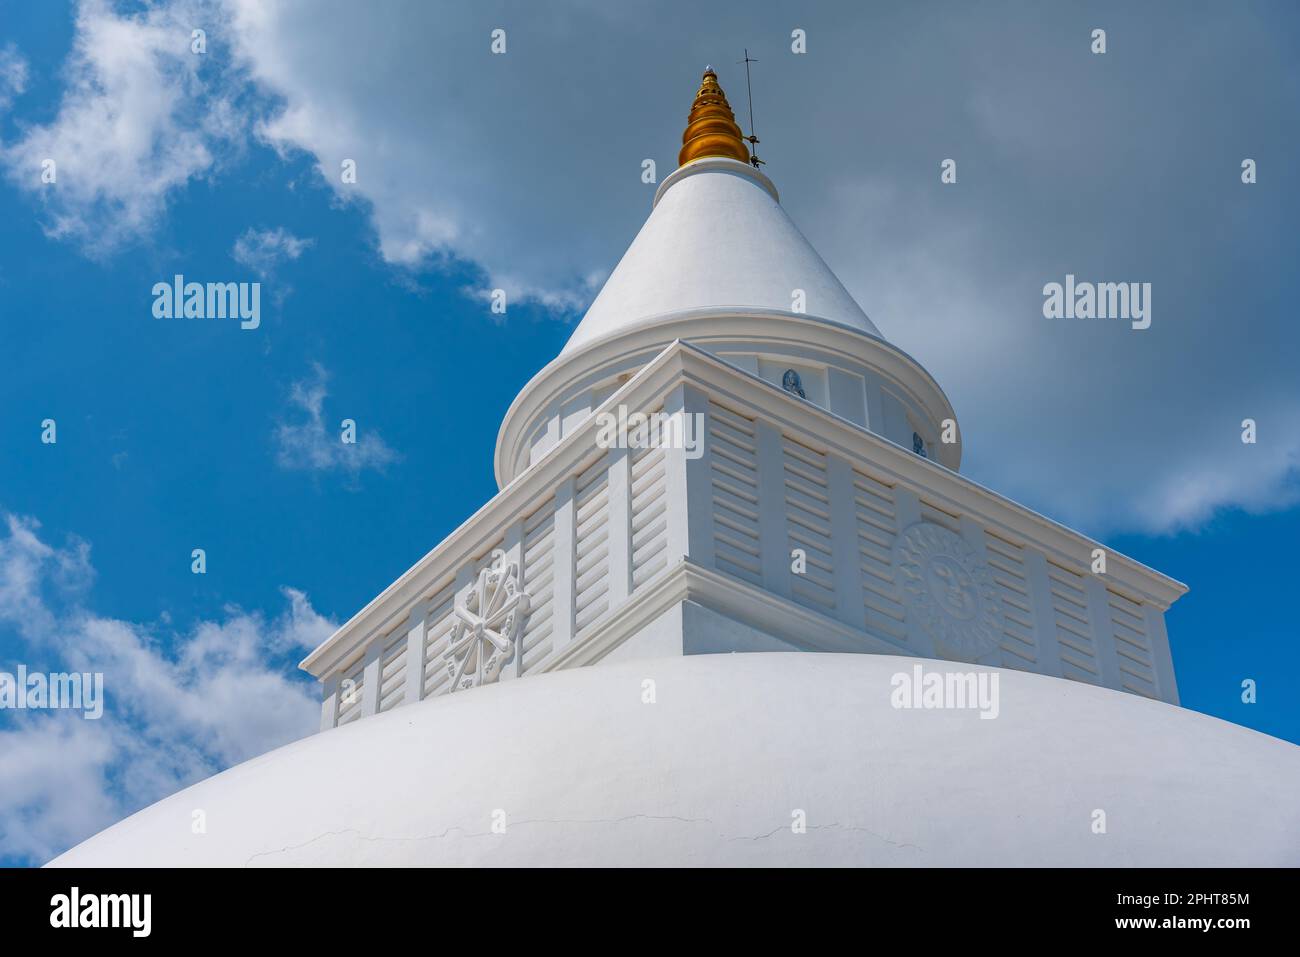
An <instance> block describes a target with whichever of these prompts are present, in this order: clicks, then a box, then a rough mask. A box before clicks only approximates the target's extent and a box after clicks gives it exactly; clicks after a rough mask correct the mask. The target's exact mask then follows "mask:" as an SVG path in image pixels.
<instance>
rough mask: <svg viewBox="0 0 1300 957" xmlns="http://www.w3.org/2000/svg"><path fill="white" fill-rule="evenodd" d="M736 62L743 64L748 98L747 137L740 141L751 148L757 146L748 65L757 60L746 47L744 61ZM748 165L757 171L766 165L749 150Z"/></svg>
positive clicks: (756, 152) (752, 93)
mask: <svg viewBox="0 0 1300 957" xmlns="http://www.w3.org/2000/svg"><path fill="white" fill-rule="evenodd" d="M736 62H737V63H743V64H745V95H746V96H747V97H748V98H749V135H748V136H742V137H741V139H743V140H744V141H745V142H747V143H749V145H750V146H751V147H753V146H757V145H758V136H757V134H756V133H755V131H754V87H753V86H752V85H751V83H750V80H749V65H750V64H751V63H757V62H758V60H756V59H755V58H753V57H751V56H750V55H749V48H748V47H746V48H745V59H743V60H737V61H736ZM749 164H750V165H751V166H753V167H754V169H758V168H759V167H760V166H765V165H766V164H765V163H764V162H763V161H762V160H761V159H759V158H758V151H757V150H754V149H751V150H750V156H749Z"/></svg>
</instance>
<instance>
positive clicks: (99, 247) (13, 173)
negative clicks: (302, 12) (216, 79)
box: [0, 0, 240, 255]
mask: <svg viewBox="0 0 1300 957" xmlns="http://www.w3.org/2000/svg"><path fill="white" fill-rule="evenodd" d="M217 10H218V8H216V7H213V6H211V5H210V4H208V3H205V2H202V0H178V2H173V3H164V4H158V5H154V6H150V7H147V8H145V9H144V10H142V11H140V12H138V13H133V14H119V13H117V12H116V11H115V10H114V8H113V7H112V6H111V5H110V4H109V3H107V2H105V0H82V2H81V3H80V4H79V6H78V9H77V16H76V24H75V32H74V37H73V48H72V53H71V55H70V57H69V59H68V62H67V64H66V66H65V75H66V78H67V86H66V88H65V90H64V93H63V98H62V101H61V103H60V105H59V109H58V113H57V115H56V116H55V117H54V119H53V120H52V121H50V122H49V123H47V124H42V125H37V126H31V127H29V128H27V129H26V130H25V131H24V133H23V135H22V136H21V138H19V139H18V140H17V141H16V142H14V143H12V144H7V145H3V146H0V162H2V163H3V165H4V167H5V170H6V172H7V173H8V175H9V177H10V179H11V180H12V181H13V182H14V183H15V184H16V185H17V186H19V187H20V188H23V189H26V190H28V191H30V192H32V193H33V194H35V195H37V196H38V197H39V198H40V200H41V202H42V205H43V210H44V211H43V218H44V228H45V230H46V232H47V234H48V235H50V236H52V237H56V238H67V239H70V240H73V241H75V242H77V243H79V244H80V245H82V246H83V248H85V249H86V251H87V252H89V253H90V254H92V255H104V254H107V253H109V252H111V251H112V250H113V249H115V248H116V247H118V246H119V245H120V244H121V243H122V242H124V241H126V240H129V239H132V238H135V237H138V236H140V235H142V234H144V233H146V232H147V231H148V230H149V229H150V228H151V227H152V226H153V225H154V224H155V222H156V221H157V219H158V217H159V215H160V214H161V213H162V211H163V209H164V206H165V204H166V199H167V196H168V194H169V193H170V192H172V191H173V190H175V189H176V188H177V187H179V186H182V185H184V184H185V183H187V182H188V181H189V180H190V179H192V178H193V177H196V176H200V175H203V174H205V173H207V172H208V171H210V170H211V169H212V168H213V167H214V164H215V163H216V155H215V151H216V149H217V147H218V144H221V143H229V142H230V141H232V139H233V138H234V137H235V136H236V135H237V133H238V132H239V126H240V120H239V117H238V115H237V113H236V111H235V110H234V108H233V107H232V105H231V103H230V102H229V101H228V100H225V99H223V98H222V96H221V95H219V94H217V95H214V94H213V92H212V89H211V88H210V87H211V85H212V81H209V80H205V79H204V74H205V73H207V72H208V71H207V69H205V66H204V64H205V62H206V61H208V59H209V57H210V56H211V54H204V55H198V54H194V53H192V52H191V51H190V32H191V29H192V28H193V26H194V24H196V23H205V24H207V25H208V26H209V27H210V28H213V29H215V28H217V27H218V21H217V19H216V17H217ZM213 72H215V69H214V71H213ZM47 159H52V160H54V162H55V164H56V170H57V179H56V182H55V183H54V184H45V183H42V181H41V172H42V163H43V162H44V161H45V160H47Z"/></svg>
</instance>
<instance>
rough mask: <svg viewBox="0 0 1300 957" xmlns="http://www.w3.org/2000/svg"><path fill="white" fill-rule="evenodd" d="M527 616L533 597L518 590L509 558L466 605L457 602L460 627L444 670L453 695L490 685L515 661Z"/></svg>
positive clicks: (482, 576)
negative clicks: (456, 692)
mask: <svg viewBox="0 0 1300 957" xmlns="http://www.w3.org/2000/svg"><path fill="white" fill-rule="evenodd" d="M527 614H528V595H526V594H525V593H524V591H523V590H522V589H521V588H520V586H519V567H518V566H517V565H516V564H515V563H514V562H507V561H506V558H505V553H504V552H498V553H497V554H496V555H494V556H493V559H492V564H490V565H489V566H487V567H486V568H483V569H482V570H480V571H479V573H478V578H477V579H476V580H475V582H474V585H473V587H472V588H470V590H469V593H468V594H467V595H466V596H465V597H464V598H463V599H462V598H461V597H460V596H457V598H456V623H455V624H454V625H453V626H452V630H451V637H450V641H449V642H448V648H447V650H446V651H445V652H443V655H442V660H443V667H444V668H445V670H446V672H447V677H448V678H449V679H450V685H449V687H448V689H447V690H448V691H462V690H464V689H466V688H474V687H477V686H479V685H485V684H491V683H492V682H494V681H496V680H497V678H498V677H500V675H501V668H502V667H503V666H504V665H505V664H506V662H508V661H510V660H511V659H512V658H513V657H514V656H515V642H516V639H517V638H518V637H519V629H520V626H521V625H522V624H523V619H524V617H525V616H526V615H527Z"/></svg>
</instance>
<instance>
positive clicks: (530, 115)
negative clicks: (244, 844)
mask: <svg viewBox="0 0 1300 957" xmlns="http://www.w3.org/2000/svg"><path fill="white" fill-rule="evenodd" d="M1135 7H1137V9H1135ZM1297 27H1300V13H1298V12H1297V10H1296V8H1295V6H1294V4H1292V3H1288V2H1278V3H1263V2H1256V3H1241V4H1236V3H1233V4H1229V3H1205V4H1197V3H1186V2H1184V3H1163V4H1162V3H1147V4H1142V5H1133V4H1129V3H1115V4H1108V3H1097V2H1092V3H1086V4H1084V3H1054V4H1029V3H1020V2H1016V3H1006V4H998V3H981V4H970V3H965V2H960V3H938V2H916V3H901V2H899V3H860V2H855V3H812V4H808V3H797V4H775V3H758V2H747V3H743V4H740V3H736V4H728V3H721V4H705V5H702V4H698V3H683V4H653V5H647V4H610V3H605V2H596V0H591V2H571V3H553V4H548V5H545V7H543V5H540V4H531V3H522V2H519V3H495V4H494V3H473V4H469V3H465V4H457V5H452V4H445V3H428V2H410V3H399V2H395V0H385V2H380V3H376V4H357V3H353V2H344V0H338V2H333V0H311V2H300V3H289V2H286V3H277V4H270V3H263V2H255V0H174V2H155V3H140V2H129V3H128V2H123V3H113V2H109V0H86V2H82V3H74V4H71V5H62V4H58V3H45V4H25V3H18V2H10V0H0V223H3V226H2V227H0V320H3V333H4V340H3V342H4V349H3V350H0V463H2V464H0V518H2V519H3V521H0V670H12V667H13V666H14V663H16V662H24V663H26V664H27V665H28V666H29V667H31V668H33V669H36V668H42V667H43V668H47V669H53V668H55V667H56V666H65V667H77V666H78V663H84V664H85V665H86V666H87V667H89V666H90V665H91V664H94V665H95V666H96V669H95V670H103V671H106V672H108V678H107V680H108V683H109V702H110V713H109V714H108V715H107V716H106V717H105V718H104V719H103V720H101V721H99V722H87V721H83V720H81V719H78V718H72V717H67V716H63V715H60V716H55V717H50V716H47V715H41V716H32V715H21V716H16V715H14V714H13V713H7V714H0V757H2V758H3V760H0V766H2V767H3V772H0V773H3V774H4V776H5V786H4V787H3V788H0V860H3V861H12V862H28V861H40V860H44V859H47V858H48V857H49V856H51V855H52V854H53V853H57V852H58V851H60V850H62V849H64V848H66V847H67V846H69V845H70V844H71V843H74V842H75V841H76V840H79V839H81V838H82V837H84V836H86V835H88V834H89V833H91V832H93V831H94V830H96V829H98V828H100V827H103V826H104V825H106V824H108V823H111V822H112V821H114V820H116V819H117V818H118V817H120V816H121V815H123V814H125V813H127V812H129V811H131V810H134V809H135V808H138V807H140V806H142V805H143V804H146V803H149V802H150V801H152V800H154V799H156V798H157V797H159V796H161V795H163V794H166V793H168V792H170V791H172V790H175V788H177V787H179V786H181V785H183V784H186V783H189V782H191V781H193V780H196V779H197V778H201V777H203V776H206V775H207V774H209V773H211V772H212V771H214V770H217V769H219V768H221V767H224V766H227V765H228V764H230V763H232V762H234V761H238V760H241V759H243V758H245V757H247V756H250V755H252V754H256V753H259V752H260V751H262V750H265V749H266V748H268V747H271V746H274V745H277V744H280V743H283V742H284V741H287V740H290V739H291V738H293V737H295V736H298V735H301V734H303V733H307V732H308V731H310V730H311V728H312V727H314V725H315V723H316V706H315V704H314V694H315V691H314V687H313V686H312V685H311V684H310V682H309V681H307V680H306V679H304V678H303V677H302V676H300V675H297V674H295V669H294V662H296V660H297V658H298V657H300V656H301V654H302V652H303V651H304V650H305V649H309V648H310V647H313V646H314V645H315V643H317V642H318V641H319V640H321V638H323V637H324V636H325V635H327V634H328V633H329V630H330V628H331V627H332V625H333V624H335V623H337V622H339V621H342V620H345V619H347V618H348V617H350V615H351V614H352V613H353V612H355V611H356V610H357V609H358V608H359V607H361V605H363V604H364V603H365V602H366V601H368V600H369V599H370V598H371V597H373V595H374V594H376V593H377V592H378V591H379V590H380V589H382V588H383V587H384V586H385V585H387V584H388V583H389V582H390V581H392V580H393V579H394V578H395V577H396V576H397V575H398V574H400V573H401V572H402V571H403V570H404V569H405V568H406V567H408V566H409V565H410V564H411V563H412V562H413V561H414V560H415V559H417V558H418V557H419V556H420V555H422V554H423V553H424V552H425V551H427V550H428V549H429V548H430V547H431V546H432V545H434V544H436V543H437V542H438V541H440V540H441V539H442V537H443V536H444V535H445V534H446V533H447V532H448V531H450V530H451V529H452V528H454V527H455V526H456V525H458V524H459V523H460V522H461V521H462V520H463V519H464V518H465V517H466V516H467V515H469V514H470V513H471V512H472V511H474V510H475V509H476V508H477V507H478V506H479V505H481V504H482V503H483V502H484V501H486V500H487V498H489V497H490V496H491V494H492V492H493V491H494V484H493V481H492V478H491V450H492V446H493V443H494V440H495V435H496V428H497V426H498V424H499V422H500V418H501V415H502V413H503V412H504V410H505V409H506V407H507V406H508V405H509V403H510V401H511V400H512V399H513V397H514V395H515V394H516V393H517V391H518V389H519V388H520V387H521V386H522V385H523V384H524V383H525V382H526V381H527V380H528V378H529V377H530V376H531V375H532V373H533V372H535V371H536V370H537V369H538V368H540V367H541V366H542V365H543V364H545V362H547V361H548V360H549V359H550V358H551V357H553V356H554V355H555V354H556V353H557V352H558V351H559V349H560V347H561V346H562V345H563V343H564V341H565V339H566V338H567V336H568V334H569V332H570V331H571V328H572V324H573V323H574V321H575V320H576V319H577V318H578V317H580V315H581V313H582V310H583V309H584V308H585V306H586V304H587V303H588V302H590V300H591V298H592V297H593V295H594V293H595V291H596V290H598V289H599V286H600V283H601V282H602V281H603V279H604V277H605V276H606V275H607V274H608V273H609V271H610V270H611V269H612V268H613V266H614V264H615V263H616V262H617V261H618V258H619V256H620V255H621V254H622V252H623V251H624V249H626V247H627V245H628V243H629V242H630V241H631V239H632V237H633V236H634V235H635V232H636V230H637V228H638V227H639V226H640V224H641V222H642V221H643V220H644V218H645V215H646V213H647V211H648V208H649V202H650V198H651V196H652V191H653V186H648V185H646V184H645V183H643V182H642V181H641V170H642V161H643V160H644V159H647V158H649V159H654V160H655V161H656V163H657V165H658V168H659V170H660V171H661V175H662V174H664V173H666V172H667V171H668V170H670V169H671V168H672V167H673V166H674V165H675V158H676V152H677V148H678V146H679V143H680V135H681V130H682V127H683V125H684V121H685V116H686V112H687V109H688V107H689V104H690V99H691V96H692V95H693V93H694V90H695V88H696V86H697V84H698V78H699V73H700V71H701V68H702V67H703V65H704V64H705V63H712V64H713V65H714V66H715V67H716V68H717V69H718V72H719V75H720V79H721V82H722V84H723V86H724V88H725V89H726V90H727V91H728V93H729V94H730V97H731V100H732V102H733V104H736V105H741V104H743V103H744V79H743V71H742V70H741V69H740V68H738V67H737V65H736V63H735V61H736V60H738V59H740V57H741V51H742V49H744V48H746V47H747V48H748V49H749V50H750V52H751V54H752V55H753V56H756V57H757V58H758V60H759V62H758V64H757V65H756V67H755V74H754V100H755V118H756V121H757V131H758V133H759V135H760V136H761V138H762V141H763V142H762V150H761V152H762V155H763V156H764V158H765V159H766V160H767V162H768V166H767V167H766V172H767V173H768V174H769V175H770V176H771V177H772V178H773V180H774V181H775V182H776V183H777V185H778V187H779V188H780V190H781V193H782V201H783V203H784V205H785V206H786V208H787V209H788V210H789V212H790V213H791V215H792V216H793V217H794V219H795V221H796V222H797V223H798V224H799V226H800V227H801V229H802V230H803V231H804V233H805V234H806V235H807V236H808V238H809V239H810V240H811V241H812V243H813V244H814V246H815V247H816V248H817V249H818V250H819V251H820V252H821V254H822V255H823V257H824V258H825V259H826V260H827V262H828V263H829V264H830V265H831V267H832V268H833V269H834V270H835V271H836V272H837V274H838V275H839V276H840V277H841V279H842V280H843V281H844V283H845V284H846V285H847V286H848V288H849V290H850V291H851V292H852V293H853V294H854V295H855V297H856V298H857V300H858V301H859V302H860V303H861V304H862V306H863V308H864V309H865V310H866V311H867V313H868V314H869V315H870V316H871V317H872V319H873V321H874V322H875V323H876V325H877V326H878V327H879V328H880V329H881V330H882V332H883V333H884V335H885V336H886V337H887V338H889V339H891V340H892V341H894V342H895V343H897V344H898V345H900V346H901V347H902V348H903V349H905V350H906V351H908V352H909V353H910V354H911V355H913V356H915V357H916V358H917V359H918V360H920V361H921V362H922V363H923V364H924V365H926V367H927V368H928V369H929V370H930V371H931V372H932V373H933V374H934V376H935V377H936V378H937V379H938V381H939V382H940V383H941V384H942V385H943V387H944V389H945V390H946V392H947V393H948V395H949V397H950V398H951V400H952V402H953V404H954V406H955V408H956V409H957V413H958V416H959V419H960V421H961V424H962V428H963V437H964V443H965V454H966V460H965V462H964V463H963V471H964V472H965V473H966V474H967V475H969V476H970V477H971V478H973V479H975V480H976V481H979V482H980V483H982V484H984V485H986V486H988V487H990V488H992V489H994V490H997V491H999V492H1002V493H1004V494H1006V495H1008V496H1010V497H1012V498H1014V499H1016V500H1018V501H1022V502H1024V503H1025V504H1027V505H1029V506H1031V507H1033V508H1035V509H1037V510H1039V511H1041V512H1043V513H1045V514H1047V515H1050V516H1052V517H1054V518H1057V519H1058V520H1061V521H1064V522H1066V523H1068V524H1071V525H1073V526H1075V527H1077V528H1080V529H1081V530H1083V531H1085V532H1087V533H1088V534H1091V535H1094V536H1096V537H1099V538H1101V539H1102V540H1104V541H1106V542H1108V543H1110V544H1111V545H1113V546H1115V547H1117V548H1119V549H1121V550H1123V551H1126V552H1127V553H1129V554H1131V555H1133V556H1134V557H1136V558H1138V559H1140V560H1142V561H1145V562H1147V563H1148V564H1151V565H1153V566H1155V567H1157V568H1160V569H1161V570H1163V571H1166V572H1168V573H1169V574H1171V575H1173V576H1174V577H1177V578H1179V579H1181V580H1183V581H1186V582H1187V583H1188V584H1190V585H1191V586H1192V592H1191V594H1189V595H1188V596H1187V597H1186V598H1185V599H1183V601H1181V602H1180V603H1179V605H1178V606H1176V607H1175V609H1174V610H1173V611H1172V612H1171V614H1170V618H1169V622H1170V630H1171V633H1172V636H1173V637H1172V640H1173V646H1174V658H1175V664H1176V666H1177V668H1178V675H1179V682H1180V687H1181V689H1182V694H1183V698H1184V703H1185V704H1186V705H1187V706H1189V707H1194V708H1197V709H1198V710H1203V711H1207V712H1209V713H1212V714H1216V715H1219V716H1221V717H1224V718H1227V719H1228V720H1233V721H1238V722H1240V723H1243V724H1247V725H1250V726H1252V727H1258V728H1261V729H1262V730H1266V731H1269V732H1270V733H1273V734H1278V735H1281V736H1284V737H1289V738H1291V739H1293V740H1296V739H1300V719H1298V718H1297V717H1296V715H1295V713H1294V709H1293V708H1288V707H1287V706H1286V704H1285V703H1284V702H1285V700H1286V697H1287V696H1289V695H1293V691H1292V690H1290V689H1286V688H1285V687H1284V686H1283V683H1282V678H1281V676H1283V675H1285V674H1287V673H1295V670H1296V669H1297V668H1300V654H1298V653H1297V651H1296V650H1295V649H1296V647H1297V643H1296V634H1295V627H1294V616H1292V615H1290V614H1288V613H1287V611H1286V609H1285V608H1284V607H1283V603H1282V602H1279V601H1278V600H1277V599H1276V598H1275V597H1274V596H1275V594H1277V593H1279V592H1280V593H1282V594H1287V593H1289V591H1290V590H1291V589H1292V588H1293V587H1294V585H1293V579H1294V577H1295V574H1296V572H1297V570H1298V568H1300V562H1298V561H1297V559H1296V557H1295V544H1294V543H1295V542H1296V540H1297V537H1298V536H1300V507H1298V506H1300V375H1297V372H1296V370H1297V366H1298V363H1300V334H1297V332H1296V330H1295V325H1294V323H1295V319H1296V315H1295V303H1296V301H1297V293H1300V288H1298V287H1300V278H1298V277H1300V271H1298V270H1297V268H1296V265H1297V262H1296V261H1297V243H1296V240H1295V223H1296V222H1297V221H1300V189H1298V188H1297V182H1296V179H1297V174H1296V156H1297V155H1300V143H1298V142H1297V140H1298V137H1297V132H1296V124H1295V117H1296V116H1297V115H1300V66H1297V64H1300V57H1298V56H1297V53H1298V52H1300V51H1298V50H1297V47H1298V46H1300V44H1298V43H1297ZM497 28H500V29H504V30H505V31H506V52H505V53H504V54H502V55H493V54H492V53H491V52H490V43H491V37H490V35H491V32H492V31H493V30H494V29H497ZM1095 28H1103V29H1105V30H1106V35H1107V51H1106V53H1105V54H1103V55H1096V54H1094V53H1092V52H1091V51H1090V44H1091V42H1092V41H1091V37H1090V34H1091V32H1092V30H1093V29H1095ZM195 29H202V30H203V31H204V40H205V43H206V47H205V50H204V52H201V53H196V52H194V49H193V45H194V42H193V31H194V30H195ZM794 29H801V30H804V31H805V32H806V36H807V52H806V53H803V54H795V53H793V52H792V51H791V41H790V35H791V31H792V30H794ZM947 158H952V159H955V160H956V162H957V183H956V184H953V185H943V184H941V183H940V180H939V172H940V163H941V162H942V161H943V160H944V159H947ZM1246 158H1251V159H1254V160H1255V161H1256V164H1257V169H1258V182H1257V183H1255V184H1253V185H1245V184H1243V183H1242V182H1241V163H1242V161H1243V159H1246ZM50 159H53V160H54V162H55V166H54V169H55V172H56V176H55V181H54V182H52V183H51V182H48V181H46V180H47V179H48V175H43V173H45V172H46V169H47V167H46V161H47V160H50ZM349 162H350V163H351V164H353V165H354V167H355V170H356V177H355V182H344V181H343V177H342V176H341V171H342V169H343V167H344V165H345V164H346V163H349ZM176 273H182V274H184V275H186V276H187V277H188V278H192V279H195V280H198V281H221V282H234V281H251V280H258V281H261V282H262V284H263V292H264V295H263V299H262V303H261V306H262V313H261V324H260V326H259V327H258V328H257V329H250V330H243V329H240V328H239V325H238V324H237V323H233V322H232V323H221V322H215V323H199V324H194V323H185V322H175V321H171V322H169V321H166V320H158V319H155V318H154V316H153V315H152V312H151V308H152V305H153V297H152V295H151V292H150V290H151V289H152V287H153V284H154V283H156V282H159V281H164V282H167V281H170V280H171V277H172V276H173V275H175V274H176ZM1067 273H1072V274H1074V275H1076V276H1077V277H1079V278H1080V279H1081V280H1093V281H1134V282H1149V283H1151V284H1152V289H1153V292H1152V323H1151V327H1150V328H1149V329H1147V330H1144V331H1135V330H1132V329H1130V328H1129V327H1128V326H1127V325H1126V324H1122V323H1105V322H1086V321H1073V322H1072V321H1069V320H1055V321H1054V320H1048V319H1045V318H1044V317H1043V314H1042V303H1043V297H1042V288H1043V285H1044V284H1045V283H1048V282H1053V281H1056V282H1060V281H1063V280H1064V277H1065V275H1066V274H1067ZM494 287H500V288H504V289H506V290H507V292H508V294H509V301H510V303H511V305H510V309H509V312H508V314H507V315H506V316H505V317H504V318H503V317H500V316H493V315H492V314H491V313H490V311H489V309H488V304H487V302H486V301H485V298H484V293H485V291H486V290H489V289H491V288H494ZM343 418H352V419H353V420H355V422H356V423H357V427H358V443H357V444H356V445H355V446H348V447H343V446H341V445H340V444H339V443H338V442H337V441H336V440H335V436H336V431H337V429H336V426H337V423H338V422H339V421H340V420H342V419H343ZM1245 418H1252V419H1254V420H1256V422H1257V423H1258V442H1257V443H1255V444H1253V445H1245V444H1243V443H1242V442H1241V438H1240V436H1241V422H1242V420H1243V419H1245ZM46 419H53V420H55V422H56V423H57V442H56V443H54V444H44V443H42V442H41V434H42V424H41V423H42V422H43V421H44V420H46ZM195 548H203V549H204V550H205V552H206V556H207V572H206V574H204V575H195V574H193V573H192V570H191V562H192V558H191V554H192V550H193V549H195ZM1247 677H1253V678H1256V679H1257V680H1259V681H1260V682H1261V688H1262V690H1261V695H1260V702H1259V704H1257V705H1254V706H1244V705H1242V704H1241V702H1240V700H1239V687H1240V682H1241V680H1242V679H1244V678H1247ZM1270 682H1271V683H1270Z"/></svg>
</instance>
